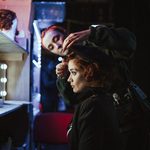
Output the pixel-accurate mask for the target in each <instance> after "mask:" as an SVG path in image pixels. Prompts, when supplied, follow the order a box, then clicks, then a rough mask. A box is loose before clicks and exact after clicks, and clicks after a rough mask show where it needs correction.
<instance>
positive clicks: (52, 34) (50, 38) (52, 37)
mask: <svg viewBox="0 0 150 150" xmlns="http://www.w3.org/2000/svg"><path fill="white" fill-rule="evenodd" d="M63 41H64V35H63V34H62V33H61V32H59V31H55V30H50V31H47V32H46V33H45V36H44V37H43V39H42V44H43V46H44V47H45V48H46V49H47V50H49V51H50V52H52V53H54V54H57V55H61V56H63V55H64V54H63V53H62V44H63Z"/></svg>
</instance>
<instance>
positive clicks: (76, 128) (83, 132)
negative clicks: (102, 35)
mask: <svg viewBox="0 0 150 150" xmlns="http://www.w3.org/2000/svg"><path fill="white" fill-rule="evenodd" d="M72 51H73V53H71V54H69V55H68V56H67V62H68V70H69V73H70V74H69V77H68V79H67V81H68V82H69V84H70V86H71V87H72V90H73V92H74V93H75V94H77V95H76V101H77V105H76V107H75V112H74V117H73V120H72V123H71V125H70V127H69V129H68V133H67V134H68V139H69V144H70V150H91V149H92V150H110V149H115V150H121V141H120V133H119V125H118V123H119V122H118V119H117V115H116V110H115V106H114V103H113V98H112V96H111V95H110V94H109V93H108V92H107V91H109V89H110V88H111V86H112V83H113V82H114V80H116V79H117V78H116V77H117V75H115V73H116V72H115V73H113V72H114V69H115V63H114V60H113V59H112V58H111V57H109V56H107V55H105V54H104V53H102V52H101V53H100V52H98V53H97V49H96V48H94V47H89V46H79V45H78V46H75V47H74V48H73V49H72ZM93 52H94V53H93ZM56 74H57V75H58V77H59V73H58V72H57V70H56Z"/></svg>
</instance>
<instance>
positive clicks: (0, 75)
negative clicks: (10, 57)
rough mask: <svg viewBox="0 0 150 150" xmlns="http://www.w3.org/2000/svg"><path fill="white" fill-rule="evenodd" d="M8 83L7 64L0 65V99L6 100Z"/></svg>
mask: <svg viewBox="0 0 150 150" xmlns="http://www.w3.org/2000/svg"><path fill="white" fill-rule="evenodd" d="M6 83H7V64H5V63H0V97H2V98H3V99H5V97H6V95H7V91H6Z"/></svg>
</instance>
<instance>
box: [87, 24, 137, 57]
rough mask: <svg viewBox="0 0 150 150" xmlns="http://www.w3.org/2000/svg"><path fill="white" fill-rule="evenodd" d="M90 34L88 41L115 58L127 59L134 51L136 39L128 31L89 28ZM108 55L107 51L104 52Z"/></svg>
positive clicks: (123, 29)
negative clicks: (102, 48)
mask: <svg viewBox="0 0 150 150" xmlns="http://www.w3.org/2000/svg"><path fill="white" fill-rule="evenodd" d="M90 29H91V34H90V36H89V39H88V41H89V42H93V43H94V44H96V45H97V46H98V47H104V48H106V49H107V50H109V53H111V55H113V56H114V57H115V58H121V59H129V58H131V57H132V56H133V55H134V53H135V50H136V37H135V35H134V33H132V32H131V31H129V30H128V29H126V28H124V27H121V28H113V27H106V26H100V25H99V26H97V27H92V26H91V27H90ZM106 52H107V53H108V51H106Z"/></svg>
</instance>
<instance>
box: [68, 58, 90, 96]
mask: <svg viewBox="0 0 150 150" xmlns="http://www.w3.org/2000/svg"><path fill="white" fill-rule="evenodd" d="M68 70H69V72H70V76H69V78H68V80H67V81H68V82H69V83H70V85H71V87H72V88H73V92H74V93H79V92H81V91H82V90H83V89H84V88H85V87H86V86H87V85H88V82H87V80H86V79H85V77H84V76H83V70H81V69H80V68H79V67H78V66H77V65H76V64H75V62H74V59H72V60H70V61H69V63H68Z"/></svg>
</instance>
